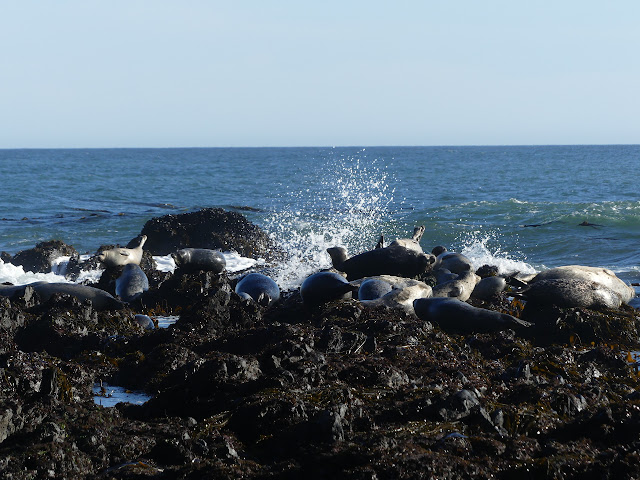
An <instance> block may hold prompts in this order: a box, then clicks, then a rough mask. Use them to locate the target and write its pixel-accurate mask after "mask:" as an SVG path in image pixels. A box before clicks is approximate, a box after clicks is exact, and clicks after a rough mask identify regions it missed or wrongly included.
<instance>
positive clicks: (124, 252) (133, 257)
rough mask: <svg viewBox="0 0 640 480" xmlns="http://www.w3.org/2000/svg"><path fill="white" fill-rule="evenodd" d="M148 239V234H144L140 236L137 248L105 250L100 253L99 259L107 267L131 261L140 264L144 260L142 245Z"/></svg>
mask: <svg viewBox="0 0 640 480" xmlns="http://www.w3.org/2000/svg"><path fill="white" fill-rule="evenodd" d="M146 241H147V236H146V235H142V236H141V237H140V243H139V244H138V246H137V247H135V248H120V247H118V248H112V249H110V250H103V251H101V252H100V253H99V254H98V260H100V261H101V262H102V263H104V265H105V266H106V267H117V266H122V265H127V264H129V263H135V264H136V265H140V261H141V260H142V247H143V246H144V244H145V242H146Z"/></svg>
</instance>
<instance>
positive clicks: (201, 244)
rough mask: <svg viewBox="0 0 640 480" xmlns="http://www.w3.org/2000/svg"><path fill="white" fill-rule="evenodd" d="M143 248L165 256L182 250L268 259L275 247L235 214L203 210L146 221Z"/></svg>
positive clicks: (263, 235)
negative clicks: (216, 251)
mask: <svg viewBox="0 0 640 480" xmlns="http://www.w3.org/2000/svg"><path fill="white" fill-rule="evenodd" d="M141 234H142V235H147V243H146V244H145V249H147V250H148V251H149V252H151V253H152V254H153V255H168V254H170V253H172V252H174V251H176V250H179V249H181V248H188V247H193V248H210V249H222V250H223V251H227V250H235V251H237V252H238V253H240V255H242V256H244V257H252V258H260V257H262V258H268V257H269V256H270V251H271V250H273V248H274V245H273V244H272V242H271V240H270V238H269V237H268V235H267V234H266V233H264V232H263V231H262V230H261V229H260V228H259V227H258V226H256V225H254V224H253V223H251V222H249V221H248V220H247V219H246V218H245V217H244V216H243V215H241V214H239V213H237V212H228V211H225V210H223V209H221V208H204V209H202V210H198V211H195V212H189V213H182V214H178V215H172V214H171V215H165V216H163V217H157V218H153V219H151V220H149V221H148V222H147V223H146V224H145V225H144V227H143V228H142V232H141Z"/></svg>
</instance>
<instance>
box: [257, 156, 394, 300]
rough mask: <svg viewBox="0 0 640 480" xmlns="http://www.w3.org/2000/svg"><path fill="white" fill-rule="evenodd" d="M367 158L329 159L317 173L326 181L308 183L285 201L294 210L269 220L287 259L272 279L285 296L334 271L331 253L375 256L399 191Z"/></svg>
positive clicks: (272, 232) (307, 179)
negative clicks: (329, 250) (319, 274)
mask: <svg viewBox="0 0 640 480" xmlns="http://www.w3.org/2000/svg"><path fill="white" fill-rule="evenodd" d="M363 152H364V150H362V151H361V152H360V154H361V155H360V156H358V157H342V158H340V159H337V160H331V159H330V160H329V162H328V164H327V165H324V166H322V167H321V168H318V169H316V172H318V171H320V172H324V177H323V178H321V179H320V180H319V181H318V179H317V178H316V177H313V178H312V177H308V178H305V179H304V181H303V182H301V183H303V185H305V187H307V188H305V190H304V191H300V192H294V193H290V194H288V195H286V203H287V204H288V205H289V208H285V209H283V211H280V212H277V213H274V214H273V215H272V217H271V218H269V219H268V220H267V222H266V230H267V231H268V232H269V233H270V235H271V236H272V237H273V239H274V240H275V241H276V242H277V243H278V244H279V245H281V246H282V247H283V249H284V250H285V252H286V253H287V258H286V260H285V261H283V262H281V263H280V264H278V265H277V266H276V267H275V269H274V273H273V274H272V275H273V277H274V280H275V281H276V282H277V283H278V285H279V286H280V288H282V289H283V290H287V289H292V288H296V287H298V286H299V285H300V284H301V283H302V281H303V280H304V279H305V278H306V277H307V276H308V275H310V274H312V273H314V272H316V271H318V270H319V269H323V268H329V267H330V266H331V260H330V258H329V255H328V253H327V252H326V249H327V248H328V247H331V246H335V245H342V246H345V247H346V248H347V250H348V251H349V253H350V254H356V253H360V252H362V251H365V250H370V249H371V248H373V247H374V246H375V244H376V242H377V241H378V238H379V236H380V234H381V233H382V232H383V230H384V228H385V226H387V225H389V222H390V218H389V217H390V214H391V211H390V206H391V205H392V204H393V201H394V191H395V189H394V188H392V187H391V186H390V181H389V179H388V177H389V175H388V173H387V172H386V171H385V170H384V168H381V167H379V166H378V165H377V162H376V160H375V159H374V160H372V161H370V160H367V159H366V156H364V155H362V153H363Z"/></svg>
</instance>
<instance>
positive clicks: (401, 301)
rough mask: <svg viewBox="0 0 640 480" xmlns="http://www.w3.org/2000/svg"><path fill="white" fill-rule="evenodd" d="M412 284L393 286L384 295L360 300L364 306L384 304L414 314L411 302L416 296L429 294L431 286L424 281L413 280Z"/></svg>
mask: <svg viewBox="0 0 640 480" xmlns="http://www.w3.org/2000/svg"><path fill="white" fill-rule="evenodd" d="M415 282H416V283H415V284H414V285H410V286H406V287H404V288H394V289H393V290H391V291H390V292H389V293H387V294H386V295H383V296H382V297H379V298H376V299H374V300H361V301H360V303H362V305H364V306H365V307H378V306H380V305H384V306H385V307H388V308H401V309H402V310H404V311H405V312H407V313H410V314H414V313H415V312H414V310H413V302H414V300H416V299H418V298H428V297H430V296H431V287H430V286H429V285H427V284H426V283H424V282H419V281H417V280H416V281H415Z"/></svg>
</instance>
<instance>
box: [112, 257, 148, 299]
mask: <svg viewBox="0 0 640 480" xmlns="http://www.w3.org/2000/svg"><path fill="white" fill-rule="evenodd" d="M147 290H149V279H148V278H147V275H146V274H145V273H144V272H143V271H142V269H141V268H140V266H139V265H136V264H135V263H129V264H127V265H125V266H124V268H123V269H122V273H121V274H120V276H119V277H118V278H117V279H116V295H117V296H118V297H120V299H121V300H122V301H123V302H132V301H134V300H135V299H136V298H138V297H139V296H140V295H142V294H143V293H144V292H146V291H147Z"/></svg>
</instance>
